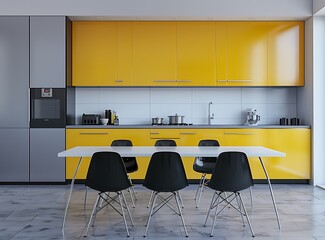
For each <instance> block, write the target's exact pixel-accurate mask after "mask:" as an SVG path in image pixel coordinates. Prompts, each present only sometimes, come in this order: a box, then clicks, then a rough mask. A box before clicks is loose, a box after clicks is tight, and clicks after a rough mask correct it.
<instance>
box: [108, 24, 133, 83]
mask: <svg viewBox="0 0 325 240" xmlns="http://www.w3.org/2000/svg"><path fill="white" fill-rule="evenodd" d="M132 38H133V23H132V22H118V23H117V78H116V79H115V80H114V82H113V83H112V85H113V86H131V85H132V68H133V59H132V56H133V39H132Z"/></svg>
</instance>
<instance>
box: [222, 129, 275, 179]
mask: <svg viewBox="0 0 325 240" xmlns="http://www.w3.org/2000/svg"><path fill="white" fill-rule="evenodd" d="M224 143H225V146H263V147H267V146H268V130H267V129H225V130H224ZM262 160H263V163H264V166H265V168H266V170H267V171H268V169H269V159H268V158H265V157H263V158H262ZM249 165H250V167H251V171H252V175H253V178H254V179H266V177H265V174H264V171H263V168H262V165H261V163H260V160H259V158H249Z"/></svg>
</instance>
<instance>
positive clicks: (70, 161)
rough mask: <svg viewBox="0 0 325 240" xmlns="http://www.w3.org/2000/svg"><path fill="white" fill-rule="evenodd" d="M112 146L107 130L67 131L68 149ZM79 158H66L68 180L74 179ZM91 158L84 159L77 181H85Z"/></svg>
mask: <svg viewBox="0 0 325 240" xmlns="http://www.w3.org/2000/svg"><path fill="white" fill-rule="evenodd" d="M108 144H110V140H109V132H108V130H106V129H67V131H66V149H69V148H73V147H76V146H107V145H108ZM78 162H79V158H66V179H72V177H73V174H74V172H75V170H76V168H77V165H78ZM89 163H90V158H83V160H82V163H81V165H80V168H79V171H78V174H77V176H76V179H85V178H86V176H87V171H88V167H89Z"/></svg>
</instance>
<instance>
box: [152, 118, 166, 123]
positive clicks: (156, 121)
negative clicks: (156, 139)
mask: <svg viewBox="0 0 325 240" xmlns="http://www.w3.org/2000/svg"><path fill="white" fill-rule="evenodd" d="M151 120H152V122H151V124H152V125H162V124H163V120H164V118H160V117H155V118H152V119H151Z"/></svg>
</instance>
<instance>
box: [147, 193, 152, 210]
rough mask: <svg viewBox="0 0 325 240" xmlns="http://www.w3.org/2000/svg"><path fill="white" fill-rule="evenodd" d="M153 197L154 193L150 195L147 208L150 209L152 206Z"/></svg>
mask: <svg viewBox="0 0 325 240" xmlns="http://www.w3.org/2000/svg"><path fill="white" fill-rule="evenodd" d="M152 196H153V191H151V193H150V198H149V202H148V205H147V208H149V207H150V204H151V201H152Z"/></svg>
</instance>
